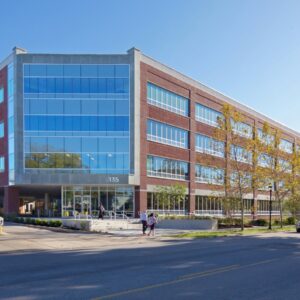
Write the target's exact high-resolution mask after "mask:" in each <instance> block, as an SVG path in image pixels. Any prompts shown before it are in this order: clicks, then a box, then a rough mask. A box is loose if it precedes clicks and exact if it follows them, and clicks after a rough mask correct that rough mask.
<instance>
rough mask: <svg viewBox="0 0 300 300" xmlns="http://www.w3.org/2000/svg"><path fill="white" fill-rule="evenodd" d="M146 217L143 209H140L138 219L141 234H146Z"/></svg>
mask: <svg viewBox="0 0 300 300" xmlns="http://www.w3.org/2000/svg"><path fill="white" fill-rule="evenodd" d="M147 219H148V216H147V214H146V212H145V211H142V212H141V213H140V220H141V222H142V230H143V235H145V234H146V230H147Z"/></svg>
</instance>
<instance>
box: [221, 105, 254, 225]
mask: <svg viewBox="0 0 300 300" xmlns="http://www.w3.org/2000/svg"><path fill="white" fill-rule="evenodd" d="M222 113H223V117H222V118H220V119H219V126H218V128H216V130H215V138H216V139H218V140H222V141H224V142H225V178H224V195H225V199H224V203H225V202H226V203H227V204H230V205H231V206H232V204H233V205H234V206H235V203H234V202H235V201H234V199H236V200H237V202H238V204H239V205H238V206H239V209H240V213H241V220H242V222H241V230H244V198H245V195H246V194H248V193H249V192H251V191H252V172H253V167H252V166H253V164H252V152H251V150H252V147H253V143H252V138H253V132H252V128H251V126H250V125H247V124H246V123H244V122H243V116H242V115H241V114H240V113H239V112H238V111H236V110H235V109H234V108H233V107H232V106H231V105H229V104H224V106H223V108H222Z"/></svg>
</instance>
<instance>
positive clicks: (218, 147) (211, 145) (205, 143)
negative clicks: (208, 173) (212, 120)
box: [196, 134, 225, 157]
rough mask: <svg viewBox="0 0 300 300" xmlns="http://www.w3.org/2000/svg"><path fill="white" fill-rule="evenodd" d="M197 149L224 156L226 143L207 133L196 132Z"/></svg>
mask: <svg viewBox="0 0 300 300" xmlns="http://www.w3.org/2000/svg"><path fill="white" fill-rule="evenodd" d="M196 151H197V152H200V153H206V154H210V155H214V156H218V157H224V155H225V143H224V142H221V141H218V140H215V139H213V138H211V137H208V136H205V135H201V134H196Z"/></svg>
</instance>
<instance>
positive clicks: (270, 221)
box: [269, 183, 273, 230]
mask: <svg viewBox="0 0 300 300" xmlns="http://www.w3.org/2000/svg"><path fill="white" fill-rule="evenodd" d="M272 188H273V185H272V183H270V184H269V192H270V201H269V229H270V230H272Z"/></svg>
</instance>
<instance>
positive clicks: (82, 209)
mask: <svg viewBox="0 0 300 300" xmlns="http://www.w3.org/2000/svg"><path fill="white" fill-rule="evenodd" d="M74 204H75V211H76V212H77V213H80V214H85V215H90V214H91V196H74Z"/></svg>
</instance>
